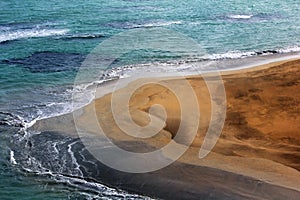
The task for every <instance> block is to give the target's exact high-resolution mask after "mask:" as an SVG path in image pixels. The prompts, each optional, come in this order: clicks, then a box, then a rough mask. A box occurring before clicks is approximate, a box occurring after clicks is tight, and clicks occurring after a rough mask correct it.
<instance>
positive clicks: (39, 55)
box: [0, 51, 86, 73]
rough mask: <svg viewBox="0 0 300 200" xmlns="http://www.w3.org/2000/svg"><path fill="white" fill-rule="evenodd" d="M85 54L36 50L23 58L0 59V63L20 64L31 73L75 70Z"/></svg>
mask: <svg viewBox="0 0 300 200" xmlns="http://www.w3.org/2000/svg"><path fill="white" fill-rule="evenodd" d="M85 57H86V55H83V54H78V53H59V52H50V51H44V52H36V53H34V54H32V55H31V56H28V57H25V58H15V59H7V60H2V61H0V63H2V64H9V65H18V66H22V67H24V68H26V69H28V70H30V72H32V73H37V72H43V73H47V72H60V71H70V70H76V69H78V68H79V67H80V65H81V63H82V62H83V61H84V59H85Z"/></svg>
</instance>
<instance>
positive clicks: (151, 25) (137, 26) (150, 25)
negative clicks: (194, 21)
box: [132, 21, 182, 28]
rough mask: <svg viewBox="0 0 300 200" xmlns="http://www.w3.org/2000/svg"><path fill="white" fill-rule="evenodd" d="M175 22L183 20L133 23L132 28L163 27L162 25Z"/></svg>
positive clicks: (179, 22) (178, 22)
mask: <svg viewBox="0 0 300 200" xmlns="http://www.w3.org/2000/svg"><path fill="white" fill-rule="evenodd" d="M173 24H182V21H159V22H151V23H146V24H135V25H132V28H149V27H161V26H170V25H173Z"/></svg>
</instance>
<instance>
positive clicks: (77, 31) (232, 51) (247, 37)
mask: <svg viewBox="0 0 300 200" xmlns="http://www.w3.org/2000/svg"><path fill="white" fill-rule="evenodd" d="M0 8H1V12H0V83H1V85H0V105H1V106H0V138H1V139H0V155H1V156H0V180H1V181H0V188H1V189H0V199H93V198H94V199H97V198H99V199H145V198H147V197H144V196H140V195H136V194H129V193H127V192H125V191H120V190H116V189H113V188H109V187H107V186H105V184H104V185H103V184H100V183H98V182H89V181H86V180H85V179H84V178H83V177H82V174H81V173H80V170H79V171H78V170H77V171H76V166H75V167H74V166H73V165H74V163H70V164H69V165H68V164H60V163H57V165H55V166H48V165H43V163H44V162H43V161H42V159H44V158H42V157H41V154H35V153H34V152H35V151H37V152H39V151H41V152H43V151H42V149H43V148H45V147H43V146H38V145H37V146H34V150H32V149H31V148H29V149H26V148H28V146H29V147H30V143H29V142H28V141H44V142H46V143H47V142H48V143H47V144H48V145H49V146H47V147H49V148H50V147H53V146H54V147H56V145H57V146H58V147H59V148H53V151H59V150H60V149H61V150H63V149H64V150H65V151H64V152H65V155H63V156H62V155H60V154H57V156H58V157H57V158H60V159H61V160H63V159H65V160H66V162H67V161H70V162H71V161H72V154H73V152H72V144H73V142H74V141H73V139H72V138H63V139H61V138H55V137H54V136H53V137H51V138H48V137H46V135H47V134H40V135H39V134H37V133H30V132H28V131H27V130H26V128H27V127H29V126H31V125H32V124H34V123H35V122H36V121H37V120H39V119H44V118H49V117H51V116H56V115H60V114H63V113H68V112H71V111H72V106H71V97H72V96H71V95H72V90H73V82H74V78H75V76H76V73H77V71H78V68H79V67H80V66H81V63H82V62H83V61H84V59H85V58H86V55H87V54H89V53H90V52H91V51H92V50H93V49H94V48H95V47H96V46H97V45H98V44H99V43H101V42H102V41H105V40H106V39H108V38H110V37H111V36H114V35H115V34H118V33H121V32H123V31H127V30H132V29H139V28H146V29H151V28H154V27H163V28H166V29H170V30H173V31H176V32H178V33H181V34H184V35H186V36H187V37H190V38H192V39H193V40H194V41H196V42H197V43H198V44H199V45H200V46H201V47H202V48H203V49H205V51H206V54H205V55H204V56H203V57H201V58H197V59H198V60H207V59H208V60H209V59H212V60H228V61H229V62H231V61H232V60H236V62H237V63H242V62H243V59H248V58H249V57H260V56H264V55H269V54H285V53H290V52H295V53H298V52H299V51H300V37H299V36H300V20H299V19H300V3H299V1H298V0H285V1H282V0H262V1H255V0H219V1H204V0H186V1H179V0H170V1H158V0H152V1H149V0H111V1H104V0H97V1H96V0H87V1H84V2H78V1H73V0H69V1H64V0H53V1H45V0H40V1H34V0H27V1H19V0H10V1H0ZM175 42H176V41H175ZM189 59H190V57H189V55H180V54H179V55H176V56H175V57H173V55H169V54H168V53H162V52H149V51H138V52H135V53H132V54H130V55H127V56H125V57H123V58H122V59H120V60H119V61H118V63H117V67H118V68H116V70H114V69H115V68H113V69H111V70H110V74H108V75H107V76H112V77H114V78H115V77H121V76H123V75H124V73H126V72H128V71H131V70H132V68H134V67H135V66H138V65H139V64H141V63H143V64H145V63H148V64H147V65H145V66H146V67H147V68H148V69H149V70H151V67H152V66H153V65H151V63H154V62H155V63H161V64H162V65H163V64H164V63H165V62H172V61H174V60H175V61H176V60H181V62H185V61H186V63H187V65H188V63H189V62H190V60H189ZM193 59H195V58H193ZM149 63H150V64H149ZM125 65H126V67H123V66H125ZM128 65H131V66H133V67H129V68H128ZM163 66H165V65H163ZM228 66H229V67H230V66H231V65H228ZM173 67H174V66H173ZM175 68H176V65H175ZM227 68H228V67H227ZM123 69H124V70H123ZM166 70H169V69H166ZM173 70H174V68H173ZM175 70H176V69H175ZM187 70H188V68H187ZM124 71H125V72H124ZM130 75H134V73H132V72H131V73H130ZM87 101H88V100H87ZM83 103H84V102H83ZM58 141H63V142H62V143H61V144H60V143H57V142H58ZM55 142H56V143H55ZM24 149H25V150H24ZM18 150H19V151H18ZM23 150H24V151H26V152H27V154H26V155H25V154H23V153H22V151H23ZM48 153H49V152H48ZM52 153H53V152H52ZM35 155H36V156H35ZM53 155H54V154H53ZM26 156H27V157H26ZM60 156H61V157H60Z"/></svg>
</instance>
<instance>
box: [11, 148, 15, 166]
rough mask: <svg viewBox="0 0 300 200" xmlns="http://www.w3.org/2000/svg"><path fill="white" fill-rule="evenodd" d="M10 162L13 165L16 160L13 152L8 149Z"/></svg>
mask: <svg viewBox="0 0 300 200" xmlns="http://www.w3.org/2000/svg"><path fill="white" fill-rule="evenodd" d="M10 163H11V164H13V165H16V164H17V161H16V159H15V153H14V152H13V151H12V150H10Z"/></svg>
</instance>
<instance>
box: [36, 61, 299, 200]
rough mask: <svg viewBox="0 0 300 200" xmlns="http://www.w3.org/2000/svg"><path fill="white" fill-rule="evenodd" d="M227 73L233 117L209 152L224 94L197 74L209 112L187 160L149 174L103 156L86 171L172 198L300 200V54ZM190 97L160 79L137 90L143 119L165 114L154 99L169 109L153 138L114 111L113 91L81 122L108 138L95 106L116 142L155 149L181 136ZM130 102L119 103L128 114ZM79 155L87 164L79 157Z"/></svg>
mask: <svg viewBox="0 0 300 200" xmlns="http://www.w3.org/2000/svg"><path fill="white" fill-rule="evenodd" d="M210 76H211V77H213V76H214V74H210ZM222 79H223V81H224V86H225V91H226V100H227V102H226V110H227V111H226V120H225V125H224V128H223V130H222V133H221V137H220V138H219V140H218V142H217V144H216V146H215V147H214V148H213V150H212V152H211V153H209V154H208V156H207V157H205V158H204V159H199V149H200V147H201V145H202V142H203V138H204V137H205V133H206V131H207V128H208V125H209V123H210V119H211V106H212V103H217V104H222V103H225V102H219V101H220V98H218V96H216V97H215V99H213V102H211V101H210V96H209V92H208V88H207V86H206V84H205V82H204V81H203V78H201V77H200V76H190V77H187V78H186V80H188V82H189V83H190V85H191V86H192V88H193V90H194V91H195V94H196V96H197V99H198V104H199V109H200V113H201V117H200V119H199V127H198V129H197V135H196V137H195V138H194V139H193V142H192V145H190V147H189V148H188V150H187V151H186V153H184V155H183V156H182V157H181V158H180V159H179V160H177V161H176V162H174V163H173V164H171V165H170V166H168V167H166V168H163V169H161V170H158V171H155V172H150V173H144V174H129V173H124V172H119V171H116V170H113V169H111V168H109V167H106V166H105V165H103V164H101V163H100V162H97V166H98V167H97V169H94V170H91V172H90V173H88V172H86V176H87V177H89V178H93V179H96V180H98V181H100V182H104V183H106V184H109V185H112V186H114V187H118V188H122V189H127V190H129V191H132V192H136V193H141V194H145V195H150V196H153V197H158V198H165V199H283V198H288V199H299V198H300V133H299V128H300V125H299V124H300V123H299V122H300V119H299V112H300V109H299V102H300V94H299V89H300V86H299V82H300V81H299V80H300V60H289V61H280V62H276V63H271V64H267V65H263V66H258V67H255V68H250V69H243V70H235V71H227V72H223V73H222ZM182 81H185V80H183V79H181V78H176V77H172V78H160V80H158V82H161V83H163V82H167V83H169V84H172V85H173V86H174V87H178V88H180V86H181V85H182ZM211 81H212V82H213V81H214V79H213V78H211ZM142 82H143V80H142V79H141V80H137V81H135V82H133V83H130V84H129V85H128V86H126V87H125V88H122V89H120V90H118V91H117V92H116V93H118V94H120V95H121V96H122V94H126V93H128V92H129V91H131V90H132V89H133V88H135V86H136V85H139V84H141V83H142ZM212 84H213V83H212ZM216 89H218V88H216ZM179 92H184V91H181V90H179ZM218 100H219V101H218ZM187 101H189V100H188V98H187ZM182 103H184V102H179V101H178V99H177V98H176V96H175V95H174V93H172V92H171V91H170V90H168V89H167V88H165V87H163V86H161V85H159V84H147V85H144V86H142V87H139V88H138V89H137V90H136V91H135V92H134V94H133V95H132V97H131V99H130V103H129V110H130V115H131V117H132V120H133V121H134V122H135V123H137V124H138V125H140V126H145V125H147V124H148V123H149V122H150V118H149V116H150V115H154V116H155V117H158V118H160V117H161V116H160V114H159V113H155V112H152V113H150V114H149V110H150V107H151V106H152V105H155V104H160V105H162V106H163V107H164V108H165V109H166V114H167V120H166V124H165V126H164V128H163V129H162V130H160V131H159V132H158V133H157V134H156V135H155V136H153V137H150V138H147V139H139V138H135V137H132V136H129V135H127V134H125V133H124V131H122V130H121V129H120V128H119V127H118V126H117V124H116V122H115V121H114V118H113V116H112V112H111V94H108V95H105V96H104V97H101V98H100V99H96V100H95V101H93V102H92V104H90V105H88V106H86V107H85V108H83V109H82V110H81V111H80V112H77V113H80V115H79V116H78V120H77V128H80V129H81V130H83V132H84V131H85V132H87V133H91V134H93V135H95V136H97V135H98V136H99V137H102V136H101V134H99V133H97V131H96V130H97V127H96V126H98V125H95V124H93V123H92V121H93V120H91V119H92V118H94V117H95V115H94V114H93V109H94V108H95V110H96V116H97V120H98V122H99V124H100V125H101V127H102V129H103V130H104V132H105V134H106V135H107V136H108V137H109V138H110V139H111V140H112V141H113V142H114V143H115V144H116V145H118V146H120V147H121V148H124V149H127V150H130V151H133V152H148V151H153V150H156V149H160V148H161V147H163V146H165V145H166V144H168V143H169V142H170V141H171V140H173V138H174V137H175V136H176V132H177V131H178V127H179V125H180V121H181V120H182V119H181V110H180V104H182ZM118 109H120V110H118ZM122 109H123V108H122V107H120V108H117V111H118V113H119V114H120V115H122V113H123V110H122ZM191 109H193V108H191ZM194 119H195V118H194ZM194 119H193V120H194ZM196 119H197V118H196ZM73 124H74V122H73V120H72V115H70V114H69V115H64V116H60V117H56V118H52V119H48V120H44V121H40V122H39V123H37V124H36V125H35V126H34V127H33V128H34V129H38V130H42V131H59V132H64V133H70V134H74V133H76V131H75V129H74V125H73ZM187 126H188V125H187ZM186 136H187V137H189V135H188V134H187V135H186ZM175 142H178V141H176V140H175ZM181 145H185V144H184V143H182V144H181ZM86 154H88V152H86ZM161 156H163V157H168V154H166V153H165V152H162V154H161ZM90 157H91V156H90ZM78 160H79V161H78V162H79V163H80V158H79V157H78ZM81 164H82V165H85V164H84V162H82V163H81ZM96 172H97V173H96Z"/></svg>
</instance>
